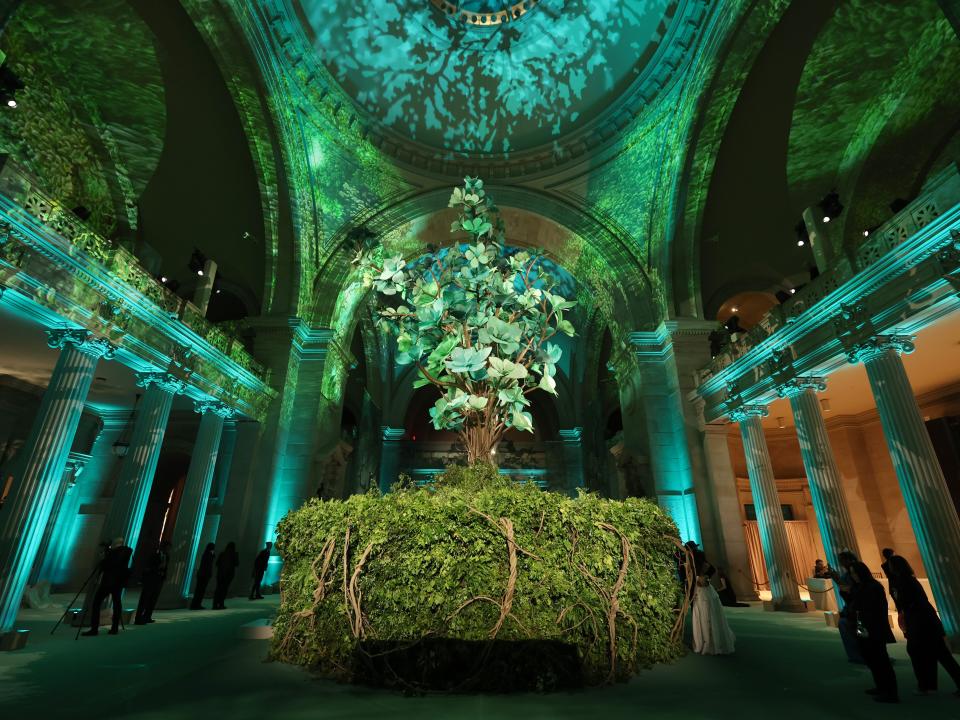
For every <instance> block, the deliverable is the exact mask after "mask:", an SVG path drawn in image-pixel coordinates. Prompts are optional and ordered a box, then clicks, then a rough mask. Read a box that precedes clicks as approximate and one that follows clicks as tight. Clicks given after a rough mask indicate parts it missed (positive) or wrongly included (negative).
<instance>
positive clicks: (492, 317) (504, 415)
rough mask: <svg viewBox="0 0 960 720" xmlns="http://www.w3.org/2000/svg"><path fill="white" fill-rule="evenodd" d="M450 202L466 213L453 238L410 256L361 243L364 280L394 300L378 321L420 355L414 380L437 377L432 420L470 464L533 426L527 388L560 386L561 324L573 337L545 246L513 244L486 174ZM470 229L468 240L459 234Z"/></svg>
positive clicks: (406, 358) (410, 353)
mask: <svg viewBox="0 0 960 720" xmlns="http://www.w3.org/2000/svg"><path fill="white" fill-rule="evenodd" d="M449 205H450V207H459V208H460V215H459V217H458V218H457V220H456V221H454V223H453V225H452V226H451V228H450V231H451V233H452V234H453V235H454V240H453V242H452V244H450V245H449V246H447V247H443V248H439V249H437V248H429V249H428V252H427V253H426V254H425V255H423V256H421V257H420V258H418V259H416V260H413V261H411V262H409V263H408V262H406V261H405V260H404V259H403V258H402V257H401V256H396V257H389V258H384V259H383V262H382V263H379V262H377V261H376V260H375V259H374V257H373V256H372V255H371V254H368V253H365V252H364V251H363V250H361V251H360V253H359V254H358V256H357V260H356V262H357V263H358V264H360V265H361V267H362V268H363V271H364V282H365V284H366V285H367V286H368V287H369V286H372V287H373V288H374V289H375V290H376V291H377V292H378V293H380V294H381V295H383V296H384V297H385V299H387V300H388V301H389V302H390V305H389V306H388V307H384V308H383V309H381V310H380V315H381V317H382V320H381V322H382V323H384V324H385V325H386V327H387V328H388V329H389V330H390V331H391V333H393V334H395V335H396V338H397V362H398V363H400V364H401V365H407V364H410V363H413V364H415V365H416V366H417V370H418V371H419V372H418V377H417V378H416V380H415V381H414V387H423V386H425V385H435V386H436V387H437V388H438V389H439V390H440V392H441V397H440V398H439V399H438V400H437V401H436V403H435V404H434V406H433V407H432V408H431V409H430V417H431V418H432V420H433V426H434V427H435V428H437V429H438V430H454V431H456V432H457V433H459V434H460V437H461V438H462V440H463V443H464V445H465V446H466V449H467V457H468V461H469V462H470V463H474V462H478V461H479V462H488V463H489V462H491V451H492V450H493V448H494V446H495V445H496V443H497V442H498V441H499V440H500V438H501V437H502V436H503V433H504V431H505V430H506V429H507V428H511V427H513V428H517V429H519V430H525V431H527V432H533V416H532V415H531V414H530V412H529V411H528V407H529V405H530V401H529V399H528V397H527V396H528V395H530V393H532V392H533V391H534V390H535V389H537V388H540V389H542V390H545V391H546V392H549V393H552V394H554V395H556V394H557V383H556V380H554V375H555V374H556V370H557V362H558V361H559V360H560V356H561V350H560V347H559V345H557V344H556V343H553V342H550V339H551V338H552V337H553V336H554V335H556V334H557V333H563V334H565V335H568V336H571V337H572V336H573V334H574V328H573V325H572V324H571V322H570V321H569V320H568V319H566V318H565V317H564V313H565V312H566V311H567V310H569V309H570V308H572V307H573V306H574V305H575V304H576V303H575V302H574V301H572V300H567V299H566V298H564V297H563V296H561V295H558V294H557V293H556V292H554V290H555V285H556V280H555V279H554V278H553V277H551V276H550V274H549V273H548V272H547V271H546V268H545V267H544V264H543V261H544V256H543V255H542V254H541V253H540V252H532V253H531V252H527V251H517V250H507V248H506V247H505V240H504V228H503V221H502V220H501V219H500V217H499V212H498V210H497V208H496V207H495V206H494V204H493V201H492V200H491V198H490V197H489V196H488V195H487V194H486V193H485V191H484V189H483V181H482V180H479V179H476V178H466V180H465V181H464V187H463V188H456V189H455V190H454V191H453V195H452V196H451V197H450V203H449ZM464 232H465V233H468V234H469V236H470V239H469V240H462V239H457V238H456V236H457V235H462V233H464Z"/></svg>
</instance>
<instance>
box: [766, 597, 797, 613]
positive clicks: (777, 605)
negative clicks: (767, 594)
mask: <svg viewBox="0 0 960 720" xmlns="http://www.w3.org/2000/svg"><path fill="white" fill-rule="evenodd" d="M763 609H764V611H765V612H791V613H805V612H807V606H806V604H805V603H804V602H803V601H802V600H801V601H800V602H799V603H797V602H795V601H788V600H781V601H780V602H774V601H773V600H764V601H763Z"/></svg>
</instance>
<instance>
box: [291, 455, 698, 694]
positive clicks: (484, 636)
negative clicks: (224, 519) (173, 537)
mask: <svg viewBox="0 0 960 720" xmlns="http://www.w3.org/2000/svg"><path fill="white" fill-rule="evenodd" d="M478 473H479V475H480V476H481V477H479V478H478ZM485 474H486V475H487V477H486V478H484V477H482V476H483V475H485ZM491 474H492V476H491ZM678 544H679V542H678V540H677V530H676V526H675V525H674V524H673V522H672V521H671V520H670V519H669V517H668V516H667V515H666V514H664V513H663V511H661V510H660V509H659V508H658V507H657V506H656V505H654V504H653V503H651V502H649V501H646V500H641V499H628V500H625V501H622V502H620V501H613V500H604V499H601V498H598V497H596V496H593V495H587V494H583V495H580V496H579V497H577V498H569V497H566V496H563V495H559V494H556V493H549V492H542V491H541V490H539V489H537V488H536V487H535V486H532V485H517V484H514V483H511V482H509V481H507V480H503V479H501V478H500V477H499V476H496V475H495V471H490V472H489V473H488V472H487V471H485V470H483V469H482V468H480V469H477V468H473V469H451V470H448V471H447V473H446V474H445V475H442V476H438V478H437V483H436V485H435V487H434V488H430V489H406V490H398V491H396V492H392V493H390V494H389V495H386V496H384V497H380V496H379V495H375V494H367V495H354V496H352V497H350V498H349V499H347V500H344V501H340V500H330V501H325V502H324V501H319V500H310V501H309V502H307V503H306V504H305V505H304V506H303V507H302V508H300V509H299V510H297V511H294V512H291V513H290V514H289V515H287V517H286V518H284V520H283V521H282V522H281V523H280V525H279V527H278V541H277V549H278V550H279V552H280V553H281V555H282V556H283V558H284V565H283V574H282V578H281V605H280V610H279V613H278V616H277V619H276V623H275V632H274V640H273V648H272V656H273V657H274V658H275V659H279V660H283V661H285V662H290V663H295V664H299V665H303V666H306V667H309V668H311V669H313V670H315V671H318V672H319V673H321V674H323V675H325V676H328V677H333V678H336V679H339V680H346V681H356V682H371V683H374V684H381V685H392V686H396V687H402V688H404V689H413V690H427V689H432V690H436V689H441V690H464V689H478V688H484V689H530V688H539V689H551V688H554V687H561V686H570V685H576V684H579V683H585V684H589V685H595V684H602V683H605V682H611V681H613V680H622V679H626V678H627V677H629V676H630V675H632V674H633V673H635V672H636V671H637V669H638V668H640V667H644V666H649V665H650V664H652V663H655V662H660V661H665V660H670V659H672V658H674V657H676V656H677V655H678V654H679V648H680V645H679V637H678V633H679V629H680V625H679V622H678V619H679V617H680V610H679V605H680V603H681V599H682V593H681V592H680V588H679V585H678V583H677V579H676V575H675V572H674V570H675V560H674V551H675V550H676V547H677V545H678ZM491 667H492V668H494V672H491ZM518 676H522V680H521V679H520V678H519V677H518ZM498 678H499V680H498ZM498 684H499V687H498Z"/></svg>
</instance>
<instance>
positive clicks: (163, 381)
mask: <svg viewBox="0 0 960 720" xmlns="http://www.w3.org/2000/svg"><path fill="white" fill-rule="evenodd" d="M137 385H138V386H139V387H142V388H145V392H144V394H143V400H142V401H141V402H140V404H139V407H138V408H137V417H136V420H134V424H133V434H132V436H131V438H130V449H129V451H128V452H127V455H126V457H124V458H123V463H122V464H121V466H120V475H119V477H118V479H117V488H116V491H115V492H114V495H113V501H112V502H111V503H110V510H109V511H108V513H107V517H106V520H104V523H103V531H102V532H101V537H102V538H103V539H104V540H109V539H112V538H115V537H122V538H124V540H126V543H127V545H129V546H130V547H131V548H133V550H134V552H136V549H137V541H138V540H139V539H140V526H141V525H142V524H143V515H144V513H145V512H146V508H147V501H148V500H149V499H150V489H151V488H152V487H153V476H154V474H155V473H156V471H157V460H158V459H159V458H160V447H161V446H162V445H163V436H164V434H165V433H166V430H167V421H168V420H169V419H170V407H171V405H172V404H173V396H174V395H176V394H177V393H178V392H181V391H182V390H183V387H184V384H183V382H182V381H180V380H178V379H177V378H175V377H174V376H172V375H170V374H169V373H165V372H143V373H137Z"/></svg>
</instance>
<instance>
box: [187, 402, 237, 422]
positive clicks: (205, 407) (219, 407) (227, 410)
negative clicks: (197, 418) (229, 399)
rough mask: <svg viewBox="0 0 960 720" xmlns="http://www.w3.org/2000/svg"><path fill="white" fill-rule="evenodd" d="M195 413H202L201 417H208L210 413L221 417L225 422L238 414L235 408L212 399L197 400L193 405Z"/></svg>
mask: <svg viewBox="0 0 960 720" xmlns="http://www.w3.org/2000/svg"><path fill="white" fill-rule="evenodd" d="M193 411H194V412H196V413H200V414H201V415H206V414H208V413H212V414H214V415H219V416H220V417H222V418H223V419H224V420H226V419H228V418H232V417H233V416H234V415H235V414H236V412H235V411H234V409H233V408H231V407H229V406H228V405H226V404H225V403H223V402H221V401H220V400H214V399H212V398H210V399H207V400H196V401H195V402H194V403H193Z"/></svg>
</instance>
